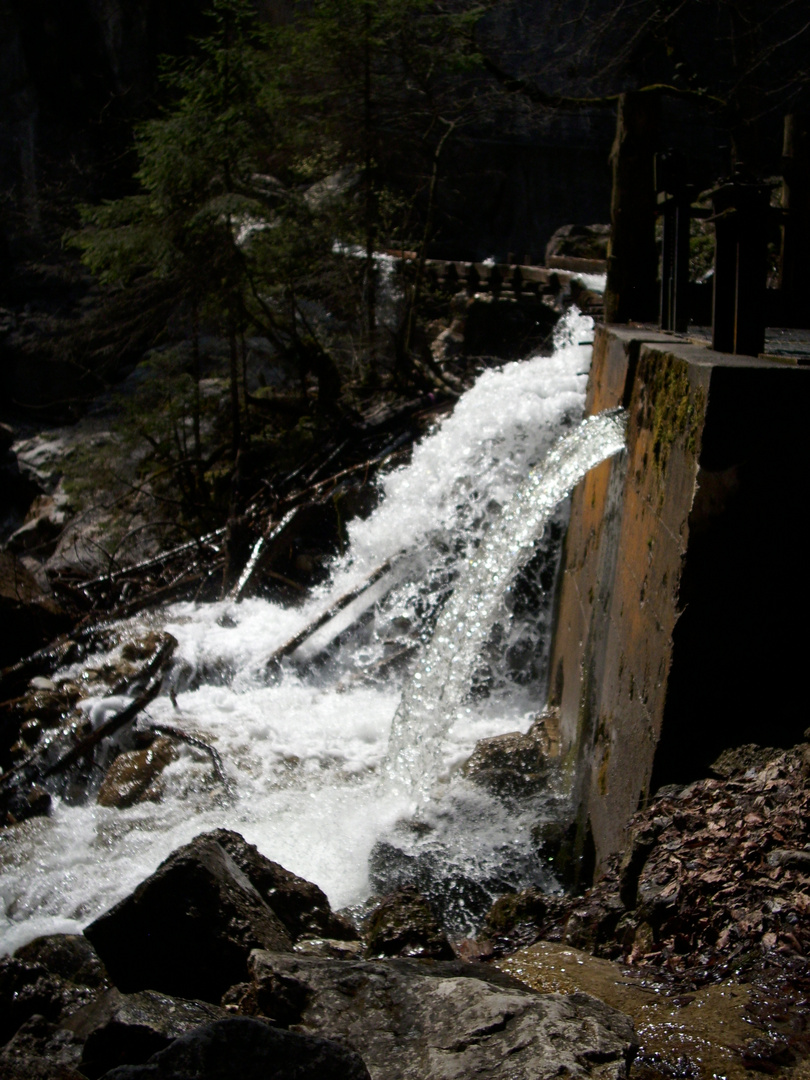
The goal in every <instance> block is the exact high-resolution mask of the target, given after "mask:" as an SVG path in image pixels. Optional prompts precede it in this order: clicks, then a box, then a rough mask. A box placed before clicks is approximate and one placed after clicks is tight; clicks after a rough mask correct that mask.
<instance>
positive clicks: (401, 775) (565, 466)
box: [386, 413, 624, 796]
mask: <svg viewBox="0 0 810 1080" xmlns="http://www.w3.org/2000/svg"><path fill="white" fill-rule="evenodd" d="M623 447H624V418H623V416H620V415H617V414H615V413H605V414H602V415H601V416H595V417H590V418H588V419H587V420H585V421H584V422H583V423H582V424H581V425H580V426H579V427H578V428H577V429H576V430H575V431H573V432H572V433H571V434H570V435H568V436H566V437H564V438H562V439H561V440H560V441H559V443H558V444H557V445H556V446H555V447H554V449H553V450H552V451H550V452H549V453H548V454H547V455H546V457H545V458H544V460H543V463H542V465H541V466H539V467H538V468H536V469H534V470H532V472H531V473H530V474H529V476H528V478H527V479H526V480H525V481H524V483H522V484H521V485H520V486H519V487H518V488H517V490H516V491H515V493H514V495H513V496H512V498H511V499H510V500H509V503H508V504H507V505H506V506H505V507H504V509H503V511H502V512H501V513H500V514H497V515H494V520H493V521H492V522H491V523H490V528H489V530H488V532H487V535H486V536H485V537H484V539H483V540H482V542H481V543H480V545H479V546H478V547H477V548H476V549H475V551H474V552H472V553H471V555H470V557H469V558H468V561H467V564H466V567H465V569H464V572H463V574H462V575H461V577H460V579H459V581H458V582H457V584H456V586H455V588H454V590H453V593H452V595H451V596H450V597H449V599H448V600H447V602H446V604H445V605H444V608H443V610H442V613H441V616H440V618H439V621H438V623H437V625H436V629H435V631H434V633H433V636H432V638H431V640H430V642H429V644H428V645H427V646H426V648H425V649H423V650H422V653H421V656H420V658H419V660H418V662H417V667H416V671H415V672H414V674H413V677H412V678H411V680H410V682H409V683H408V685H407V687H406V688H405V692H404V694H403V696H402V702H401V703H400V706H399V708H398V709H397V712H396V715H395V717H394V722H393V725H392V729H391V738H390V741H389V749H388V756H387V760H386V769H387V772H388V775H389V776H390V778H391V779H392V780H393V781H395V782H397V781H398V782H404V783H405V784H406V785H407V786H408V787H409V788H411V789H414V790H417V791H419V792H420V793H421V794H422V795H423V796H427V795H428V793H429V791H430V787H431V785H432V784H433V782H434V781H435V779H436V773H437V770H438V768H439V757H440V753H441V745H442V739H443V737H444V735H445V734H446V732H447V730H448V728H449V727H450V725H451V724H452V723H453V721H454V720H455V719H456V718H457V714H458V710H459V709H461V708H462V706H463V703H464V701H465V699H466V698H467V697H468V696H469V691H470V683H471V679H472V674H473V667H474V665H475V663H476V660H477V658H478V656H479V655H480V653H481V650H482V649H483V647H484V645H485V644H486V641H487V638H488V637H489V635H490V634H491V633H492V627H493V625H494V624H495V622H496V619H497V618H498V616H499V615H500V618H501V619H502V620H507V619H508V618H509V614H508V611H507V610H506V607H505V598H506V590H507V587H508V584H509V582H510V581H511V580H512V579H513V578H514V576H515V574H516V573H517V571H518V570H519V568H520V567H521V566H522V565H523V564H524V563H525V562H527V561H528V559H529V557H530V555H531V553H532V552H533V550H534V544H535V541H536V540H537V539H538V537H539V536H540V535H541V534H542V531H543V528H544V526H545V525H546V523H547V521H548V520H549V518H550V516H551V514H552V513H553V512H554V510H555V508H556V507H557V505H558V504H559V502H560V500H561V499H563V498H564V497H565V496H566V495H567V494H568V492H569V491H571V489H572V488H573V487H574V485H575V484H576V483H577V481H578V480H581V479H582V477H583V476H584V475H585V474H586V473H587V472H588V470H589V469H592V468H593V467H594V466H595V465H598V464H599V463H600V462H601V461H604V459H605V458H607V457H610V456H611V455H613V454H616V453H618V452H619V451H620V450H621V449H622V448H623Z"/></svg>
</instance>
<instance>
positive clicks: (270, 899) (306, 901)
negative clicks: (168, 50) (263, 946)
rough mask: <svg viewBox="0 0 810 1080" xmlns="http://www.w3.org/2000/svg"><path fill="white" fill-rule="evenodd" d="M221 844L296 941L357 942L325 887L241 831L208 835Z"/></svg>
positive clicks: (349, 924)
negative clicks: (263, 850)
mask: <svg viewBox="0 0 810 1080" xmlns="http://www.w3.org/2000/svg"><path fill="white" fill-rule="evenodd" d="M208 835H209V836H210V837H211V838H212V839H213V840H215V841H216V842H217V843H218V844H220V845H221V846H222V847H223V848H224V849H225V851H227V852H228V854H229V855H230V857H231V858H232V859H233V861H234V862H235V863H236V865H237V866H238V867H239V869H240V870H241V871H242V873H243V874H246V875H247V877H248V878H249V879H250V881H251V883H252V885H253V886H254V888H255V889H256V890H257V891H258V893H259V895H260V896H261V897H262V899H263V900H264V902H265V903H266V904H267V905H268V907H270V908H272V910H273V911H274V912H275V913H276V915H277V916H278V917H279V919H280V920H281V922H282V923H283V924H284V926H285V928H286V930H287V932H288V933H289V935H290V937H291V938H293V940H295V941H297V940H298V939H299V938H301V937H323V938H334V939H336V940H338V941H356V940H357V939H358V933H357V931H356V930H355V928H354V927H353V926H352V924H351V923H350V922H349V920H348V919H345V918H344V917H343V916H342V915H338V914H336V913H335V912H334V911H332V909H331V907H330V906H329V901H328V900H327V898H326V894H325V893H324V892H323V890H322V889H319V888H318V886H317V885H315V884H313V883H312V882H311V881H306V880H305V879H304V878H301V877H298V875H297V874H293V873H292V872H291V871H289V870H285V868H284V867H283V866H280V865H279V864H278V863H276V862H273V861H272V860H271V859H267V858H265V857H264V855H262V854H261V853H260V851H259V849H258V848H257V847H255V846H254V845H253V844H249V843H248V842H247V841H246V840H245V839H244V837H242V836H240V835H239V833H236V832H230V831H229V830H227V829H217V830H215V831H214V832H212V833H209V834H208Z"/></svg>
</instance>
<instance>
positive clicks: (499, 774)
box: [463, 726, 549, 796]
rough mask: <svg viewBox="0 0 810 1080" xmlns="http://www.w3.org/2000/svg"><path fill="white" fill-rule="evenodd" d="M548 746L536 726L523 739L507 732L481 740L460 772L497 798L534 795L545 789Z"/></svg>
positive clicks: (519, 735) (547, 771) (517, 733)
mask: <svg viewBox="0 0 810 1080" xmlns="http://www.w3.org/2000/svg"><path fill="white" fill-rule="evenodd" d="M547 745H548V743H547V740H546V738H545V736H544V734H542V733H541V730H540V729H537V728H536V726H533V727H532V728H531V729H530V730H529V731H527V732H526V734H525V735H524V734H521V733H520V732H519V731H510V732H507V733H506V734H505V735H495V736H494V737H493V738H491V739H481V740H480V742H478V743H476V746H475V750H473V753H472V756H471V757H470V759H469V760H468V761H467V762H466V763H465V765H464V768H463V771H464V774H465V775H466V776H468V777H469V778H470V780H472V781H473V782H474V783H476V784H480V785H481V787H485V788H487V789H488V790H489V791H491V792H493V793H494V794H496V795H518V796H521V795H523V796H529V795H535V794H537V793H538V792H540V791H542V790H544V789H545V788H546V786H547V781H548V773H549V759H548V754H547Z"/></svg>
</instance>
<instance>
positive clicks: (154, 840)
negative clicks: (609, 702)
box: [0, 311, 621, 952]
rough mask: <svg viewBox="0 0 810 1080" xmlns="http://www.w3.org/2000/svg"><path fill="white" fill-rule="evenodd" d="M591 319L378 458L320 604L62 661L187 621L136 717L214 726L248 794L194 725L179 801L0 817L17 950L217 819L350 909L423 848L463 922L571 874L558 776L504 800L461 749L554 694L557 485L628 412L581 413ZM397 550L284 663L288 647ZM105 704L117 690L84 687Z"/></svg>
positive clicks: (1, 936)
mask: <svg viewBox="0 0 810 1080" xmlns="http://www.w3.org/2000/svg"><path fill="white" fill-rule="evenodd" d="M591 330H592V323H591V320H590V319H587V318H585V317H583V316H581V315H579V314H578V313H577V312H575V311H572V312H569V313H568V315H567V316H566V317H565V318H564V319H563V320H561V323H560V325H559V328H558V334H557V338H556V348H555V352H554V355H553V356H551V357H536V358H532V359H528V360H525V361H522V362H520V363H511V364H507V365H505V366H504V367H503V368H501V369H499V370H488V371H485V372H484V373H483V374H482V375H481V376H480V377H479V379H478V381H477V382H476V384H475V386H474V387H473V388H472V389H471V390H470V391H468V393H467V394H466V395H465V396H464V397H463V398H462V399H461V400H460V401H459V402H458V404H457V406H456V408H455V410H454V412H453V414H452V416H450V417H449V418H447V419H446V420H445V421H444V422H443V423H442V424H441V425H440V426H438V427H437V428H436V430H435V431H434V432H432V433H431V434H429V435H428V436H427V437H426V438H425V439H424V440H423V441H422V443H421V444H420V445H419V446H417V447H416V448H415V450H414V454H413V457H412V461H411V463H410V464H409V465H407V466H403V467H402V468H399V469H397V470H395V471H393V472H391V473H390V474H388V475H387V476H386V477H384V478H383V479H382V481H381V485H382V495H383V499H382V501H381V504H380V506H379V507H378V509H377V510H376V511H375V512H374V513H373V514H372V515H371V516H370V517H369V518H368V519H367V520H365V521H359V520H358V521H356V522H354V523H353V524H352V526H351V528H350V534H349V540H350V543H349V549H348V553H347V554H346V555H345V556H343V557H342V558H340V559H339V560H337V561H336V563H335V565H334V567H333V569H332V574H331V578H330V580H329V582H328V583H327V584H325V585H324V586H322V587H321V588H320V589H318V590H317V591H316V592H315V593H314V594H313V596H312V597H311V598H310V599H309V600H308V601H307V602H306V603H305V604H304V605H302V606H301V607H297V608H285V607H282V606H280V605H279V604H275V603H272V602H270V601H267V600H261V599H248V600H245V601H243V602H241V603H236V602H235V600H226V601H222V602H219V603H212V604H194V603H181V604H175V605H173V606H171V607H169V608H166V609H164V610H161V611H157V612H154V613H151V614H149V615H147V616H141V617H139V618H136V619H133V620H132V621H131V622H129V623H127V624H125V625H123V626H122V635H121V641H120V642H119V643H118V644H117V645H116V646H115V648H113V649H111V651H110V652H109V653H106V654H99V655H97V656H93V657H91V658H88V659H87V660H86V661H85V662H84V663H83V666H82V667H79V666H75V667H72V668H66V669H64V670H63V671H61V672H58V673H57V674H56V675H55V676H54V678H55V679H56V680H57V681H60V680H74V681H80V680H81V681H83V682H85V683H89V684H90V685H92V678H93V676H92V671H89V669H93V668H94V669H102V668H103V667H104V665H105V664H108V663H112V662H115V661H116V658H117V657H119V656H120V651H121V648H122V647H123V645H124V644H125V642H126V640H128V639H131V638H132V637H133V636H136V635H138V634H143V632H144V631H145V630H149V629H165V630H167V631H168V632H170V633H171V634H173V635H174V636H175V638H176V639H177V641H178V648H177V651H176V654H175V667H174V670H173V673H172V681H173V697H174V700H175V702H176V706H175V704H173V703H172V700H171V699H170V696H169V695H168V694H166V695H164V696H161V697H159V698H157V699H156V700H155V701H154V702H153V703H152V704H151V705H150V706H149V707H148V709H147V710H146V711H145V712H144V713H143V714H142V715H141V716H140V718H139V720H138V725H139V726H140V727H142V728H149V727H150V725H153V724H154V725H160V724H161V723H162V724H164V725H169V726H175V727H182V728H183V729H185V730H186V731H187V732H189V733H191V734H192V735H195V736H197V737H198V738H200V739H201V740H202V741H204V742H206V743H208V744H210V745H213V746H215V747H216V749H217V750H218V752H219V755H220V757H221V759H222V761H223V763H224V767H225V770H226V773H227V776H228V781H229V785H230V786H231V787H232V789H233V791H234V792H235V795H234V796H233V797H229V796H228V793H227V792H226V791H225V790H224V788H223V786H222V784H221V783H220V782H219V781H218V779H217V777H216V776H215V775H214V773H213V771H212V769H211V762H210V758H209V757H208V756H207V755H206V754H204V753H201V752H200V751H199V750H197V749H195V748H194V747H193V746H188V745H181V746H179V747H178V749H177V756H176V759H175V760H174V761H173V762H172V763H171V764H170V765H169V766H168V767H167V768H166V770H165V771H164V773H163V775H162V779H161V786H162V791H161V796H160V800H159V801H156V802H144V803H139V804H136V805H135V806H132V807H130V808H129V809H124V810H122V809H115V808H109V807H102V806H99V805H98V804H96V803H95V802H94V801H93V800H92V799H89V800H83V801H78V802H75V803H74V802H71V801H70V800H69V799H68V798H67V797H65V798H61V799H55V800H54V806H53V808H52V812H51V815H50V816H49V817H48V818H35V819H31V820H29V821H26V822H23V823H21V824H20V825H17V826H14V827H13V828H8V829H5V830H0V868H1V871H2V872H1V873H0V952H3V951H11V950H13V949H15V948H17V947H18V946H19V945H20V944H22V943H24V942H25V941H27V940H30V939H31V938H33V937H35V936H37V935H39V934H44V933H56V932H77V931H78V930H80V929H81V928H82V927H83V926H85V925H86V924H87V923H88V922H89V921H91V920H92V919H93V918H95V917H96V916H97V915H98V914H100V913H101V912H102V911H104V910H106V909H107V908H108V907H110V906H111V905H112V904H113V903H115V902H116V901H117V900H119V899H121V898H122V897H123V896H125V895H126V894H127V893H129V892H131V891H132V889H133V888H134V887H135V885H136V884H137V883H138V882H139V881H141V880H142V879H143V878H144V877H146V876H147V875H148V874H149V873H151V872H152V871H153V870H154V869H155V867H156V866H157V864H158V863H159V862H160V861H161V860H162V859H164V858H165V857H166V856H167V855H168V854H169V853H170V852H171V851H173V850H174V849H175V848H177V847H179V846H180V845H181V844H184V843H186V842H188V841H189V840H191V839H192V838H193V837H194V836H195V835H197V834H198V833H200V832H202V831H205V830H207V829H212V828H217V827H226V828H231V829H234V830H236V831H238V832H241V833H242V834H243V835H244V836H245V838H246V839H247V840H248V841H249V842H250V843H253V844H256V845H257V846H258V848H259V849H260V851H261V852H262V853H263V854H265V855H267V856H268V857H269V858H271V859H274V860H276V861H277V862H280V863H282V864H283V865H284V866H286V867H288V868H289V869H290V870H293V871H294V872H296V873H298V874H301V875H302V876H304V877H306V878H309V879H310V880H312V881H315V882H317V883H318V884H319V885H320V886H321V887H322V888H323V889H324V890H325V891H326V893H327V894H328V896H329V899H330V901H331V903H332V905H333V906H334V907H337V908H340V907H344V906H349V905H356V904H360V903H362V902H363V901H364V900H365V899H366V898H367V897H368V895H369V893H370V892H371V891H374V890H376V889H379V888H381V887H384V886H385V885H386V883H389V882H391V881H394V882H396V880H399V877H398V875H400V876H401V873H402V872H404V871H403V867H406V866H410V867H412V868H413V867H416V868H417V869H418V871H419V874H420V875H422V876H421V877H420V881H422V880H423V879H424V880H427V878H426V877H425V875H427V876H428V877H429V878H430V880H431V881H437V882H438V881H441V882H444V886H443V887H444V888H445V893H446V895H445V897H444V901H445V903H444V914H445V917H446V919H447V921H448V922H449V924H450V925H451V928H453V929H454V931H455V932H458V933H461V932H464V931H465V930H467V929H469V928H470V927H471V926H472V925H474V922H475V918H476V917H479V916H480V912H481V910H482V908H483V907H485V906H486V903H487V902H488V901H489V900H490V899H491V898H493V897H494V896H496V895H498V892H499V891H504V890H505V889H506V888H510V887H520V886H521V885H524V884H528V883H540V884H546V885H548V886H549V887H553V885H554V882H553V879H552V878H551V877H550V876H549V875H548V872H547V870H546V869H545V868H544V867H542V866H539V865H538V862H537V858H536V855H535V854H534V850H533V843H532V840H531V829H532V827H533V824H534V823H536V822H537V820H538V815H539V816H540V818H542V816H543V814H544V813H545V814H547V815H548V816H553V814H554V813H555V812H556V811H555V805H556V804H555V800H557V801H559V798H560V796H559V794H558V793H555V792H549V793H548V797H547V800H546V804H545V809H544V808H543V807H542V806H541V807H538V806H537V805H535V806H533V807H531V808H530V809H527V808H525V807H524V808H520V807H517V808H516V807H514V806H513V807H509V806H505V805H504V804H502V803H501V802H499V801H498V800H497V799H495V798H494V797H493V796H491V795H488V794H487V793H486V792H483V791H482V790H480V789H475V788H473V786H472V785H471V784H469V783H468V782H467V781H465V780H464V779H463V777H461V776H460V775H459V772H458V769H457V768H456V766H458V764H459V763H461V762H462V761H464V760H465V759H466V758H467V757H469V755H470V753H471V752H472V750H473V748H474V746H475V743H476V741H477V740H479V739H481V738H484V737H488V736H491V735H495V734H499V733H502V732H505V731H511V730H524V731H525V730H526V729H527V728H528V727H529V725H530V724H531V722H532V720H533V719H534V717H535V716H536V714H537V712H538V710H539V708H540V707H541V706H542V703H543V700H544V693H545V672H544V670H543V662H542V658H543V655H544V649H547V636H548V623H549V618H550V589H549V586H550V583H551V581H552V580H553V576H554V565H555V564H554V559H555V557H556V555H555V551H556V549H557V547H558V540H559V536H560V535H561V532H562V526H563V518H564V510H561V509H560V508H559V506H558V504H559V503H560V500H563V499H564V496H565V494H566V492H567V491H568V490H569V489H570V487H571V486H572V485H573V483H575V482H576V479H577V478H578V477H579V476H581V475H583V474H584V472H585V471H586V470H587V468H588V467H589V466H590V465H592V464H594V463H596V462H597V461H598V460H601V459H602V458H603V457H605V456H607V455H609V454H612V453H615V452H616V451H617V450H618V449H619V447H620V445H621V435H620V424H619V423H618V421H617V420H616V418H607V419H606V418H598V419H597V420H594V421H589V422H586V424H585V425H584V426H577V425H578V422H579V419H580V417H581V414H582V408H583V402H584V392H585V383H586V379H587V369H588V365H589V358H590V341H589V339H590V337H591ZM564 433H568V434H567V436H566V438H564V439H563V441H562V442H560V441H559V438H560V435H561V434H564ZM527 477H528V479H527ZM555 506H557V507H558V508H557V509H556V510H555V509H554V508H555ZM544 522H545V523H546V528H545V532H543V524H544ZM541 533H542V535H541ZM389 561H390V566H391V568H390V570H388V571H387V573H386V574H384V575H383V576H381V577H380V579H379V580H378V581H377V582H376V584H374V585H373V586H372V588H371V589H369V590H367V591H366V592H365V593H363V595H362V596H360V597H358V599H357V600H356V601H354V602H353V603H352V604H351V605H350V606H348V607H347V608H346V609H345V610H344V611H343V612H342V613H341V615H340V616H339V617H338V618H336V619H334V620H332V621H331V622H329V623H328V624H327V625H326V626H324V627H323V628H322V629H321V630H319V631H318V632H317V634H315V635H314V636H313V637H311V638H309V639H308V640H307V641H306V642H305V643H304V644H302V645H301V646H300V648H298V650H297V651H296V652H295V653H294V654H293V655H292V656H291V657H288V658H286V659H285V660H284V661H283V662H282V663H281V667H280V670H279V671H277V672H276V673H275V675H274V676H273V677H272V678H271V677H268V674H267V670H266V662H267V658H268V657H269V656H270V655H271V654H272V653H273V652H274V651H275V650H276V649H277V648H278V647H279V646H280V645H282V644H283V643H284V642H286V641H289V640H290V639H291V638H293V637H294V636H295V635H296V634H297V633H299V631H300V630H301V629H302V628H303V627H305V626H307V625H309V624H311V623H312V622H313V621H314V620H315V618H316V617H317V615H318V614H319V613H320V612H321V611H323V610H325V609H327V608H328V607H330V606H331V604H332V603H333V602H334V599H335V598H337V597H340V596H343V595H344V594H347V593H349V592H351V590H352V589H354V588H356V587H357V585H358V584H359V583H360V582H362V581H363V580H364V579H366V578H367V577H368V576H369V575H370V574H371V573H372V572H373V571H374V570H376V569H377V568H378V567H380V566H381V565H382V564H387V563H388V562H389ZM524 564H525V565H524ZM521 566H524V569H523V570H521V569H520V568H521ZM459 626H461V629H460V630H459ZM416 646H420V647H421V650H422V652H421V656H420V657H419V658H417V659H416V660H414V659H413V652H414V648H415V647H416ZM504 660H507V661H508V662H506V663H505V662H504ZM440 672H443V673H444V674H441V675H440ZM471 684H473V688H474V690H475V692H474V693H472V694H470V693H469V690H470V685H471ZM102 702H103V691H102V690H99V691H98V692H97V696H95V697H94V696H90V697H88V698H87V699H86V700H85V702H84V703H83V708H84V709H85V710H86V711H87V713H88V715H92V714H93V711H94V710H99V709H103V708H104V707H105V706H104V705H103V704H102ZM389 737H390V745H389ZM437 780H439V781H440V783H439V785H438V787H436V783H435V781H437ZM535 846H536V845H535ZM437 889H438V886H437ZM426 891H427V892H429V893H430V887H428V886H426ZM437 898H438V899H439V900H441V897H438V894H437Z"/></svg>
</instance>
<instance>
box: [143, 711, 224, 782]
mask: <svg viewBox="0 0 810 1080" xmlns="http://www.w3.org/2000/svg"><path fill="white" fill-rule="evenodd" d="M149 730H150V731H154V732H156V733H157V734H158V735H168V736H169V737H170V738H172V739H179V740H180V741H181V742H184V743H188V745H189V746H195V747H196V748H197V749H198V750H204V751H205V753H206V754H208V755H209V756H210V758H211V761H212V763H213V766H214V772H215V774H216V777H217V779H218V780H219V781H220V783H221V784H222V786H223V787H224V788H225V793H226V794H227V795H228V796H229V798H231V799H232V798H233V797H234V791H233V788H232V787H231V784H230V781H229V780H228V777H227V776H226V775H225V768H224V766H223V764H222V758H221V757H220V755H219V751H218V750H216V749H215V748H214V747H213V746H211V744H210V743H207V742H205V741H204V740H203V739H200V738H198V737H197V736H196V735H189V734H188V732H187V731H183V730H182V728H176V727H172V726H171V725H169V724H150V725H149Z"/></svg>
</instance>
